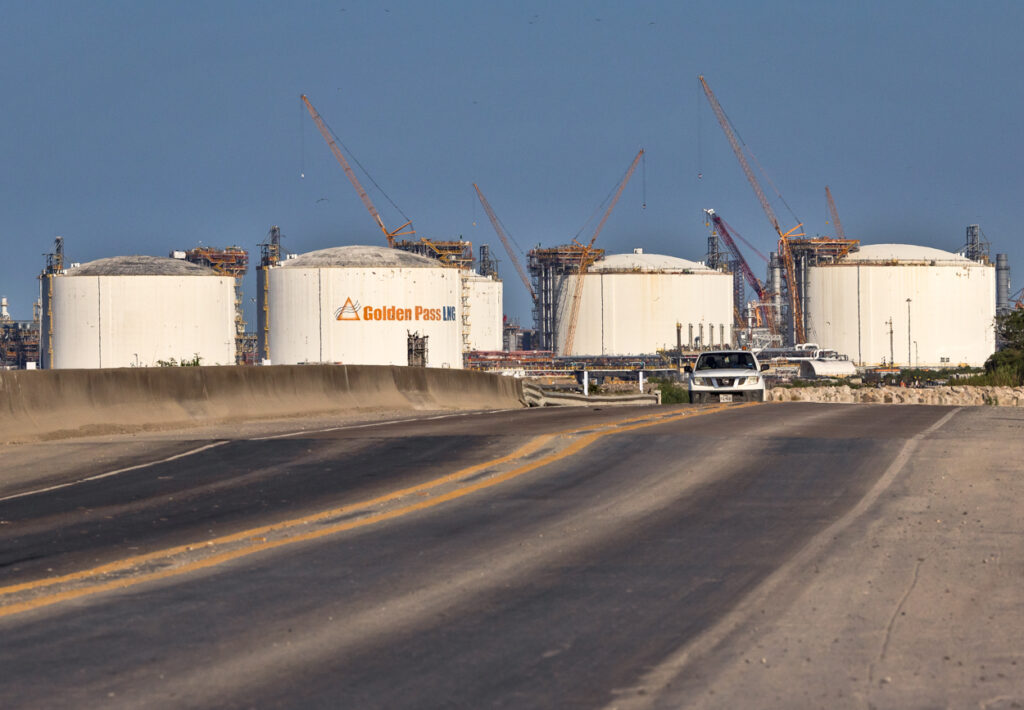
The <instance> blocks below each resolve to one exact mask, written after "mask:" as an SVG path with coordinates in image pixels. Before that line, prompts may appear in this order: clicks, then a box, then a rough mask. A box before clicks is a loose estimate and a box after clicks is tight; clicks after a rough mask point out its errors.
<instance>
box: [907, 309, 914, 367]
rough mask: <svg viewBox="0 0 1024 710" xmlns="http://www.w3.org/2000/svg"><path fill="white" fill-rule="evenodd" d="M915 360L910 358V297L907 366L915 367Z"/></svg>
mask: <svg viewBox="0 0 1024 710" xmlns="http://www.w3.org/2000/svg"><path fill="white" fill-rule="evenodd" d="M913 366H914V361H913V360H911V359H910V299H909V298H908V299H907V367H913Z"/></svg>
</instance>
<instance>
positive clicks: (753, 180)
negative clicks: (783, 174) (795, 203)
mask: <svg viewBox="0 0 1024 710" xmlns="http://www.w3.org/2000/svg"><path fill="white" fill-rule="evenodd" d="M700 85H701V87H702V88H703V89H704V95H705V96H707V97H708V103H709V104H711V110H712V111H714V112H715V118H717V119H718V125H720V126H721V127H722V132H723V133H725V137H726V138H728V139H729V145H731V146H732V152H733V153H735V154H736V159H737V160H739V161H740V167H742V168H743V173H744V175H746V176H747V181H748V182H749V183H750V186H751V187H752V188H754V194H755V195H757V199H758V200H759V201H760V202H761V208H762V209H763V210H764V213H765V214H766V215H768V221H770V222H771V223H772V227H774V228H775V232H776V233H777V234H779V235H780V236H781V235H782V229H780V228H779V219H778V217H776V216H775V210H773V209H772V206H771V203H769V202H768V198H767V197H766V196H765V194H764V190H762V189H761V183H759V182H758V181H757V176H756V175H754V171H753V170H751V168H750V164H749V163H748V162H747V157H746V156H745V155H743V149H742V148H741V147H740V142H739V139H737V138H736V133H735V132H734V131H733V130H732V126H731V125H730V124H729V118H728V117H727V116H726V115H725V111H724V110H723V109H722V105H721V104H719V103H718V99H717V98H715V94H714V92H712V91H711V87H710V86H708V83H707V82H706V81H704V77H703V76H702V77H700Z"/></svg>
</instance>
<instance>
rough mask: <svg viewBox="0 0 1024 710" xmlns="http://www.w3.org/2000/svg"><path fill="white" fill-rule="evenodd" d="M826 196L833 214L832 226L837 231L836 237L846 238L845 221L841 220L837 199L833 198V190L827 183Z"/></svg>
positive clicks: (830, 212)
mask: <svg viewBox="0 0 1024 710" xmlns="http://www.w3.org/2000/svg"><path fill="white" fill-rule="evenodd" d="M825 197H826V198H827V199H828V211H829V214H831V215H832V226H833V227H834V228H835V231H836V239H846V232H844V231H843V223H842V222H840V221H839V212H838V210H836V201H835V200H833V199H832V191H831V190H829V189H828V185H825Z"/></svg>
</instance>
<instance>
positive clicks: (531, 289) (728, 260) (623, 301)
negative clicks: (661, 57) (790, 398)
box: [0, 77, 1022, 376]
mask: <svg viewBox="0 0 1024 710" xmlns="http://www.w3.org/2000/svg"><path fill="white" fill-rule="evenodd" d="M700 86H701V89H702V90H703V93H704V96H705V98H706V100H707V102H708V105H709V106H710V107H711V110H712V111H713V113H714V115H715V118H716V120H717V122H718V124H719V126H720V128H721V130H722V133H723V134H724V136H725V138H726V140H727V141H728V144H729V146H730V147H731V149H732V151H733V153H734V155H735V157H736V159H737V162H738V164H739V166H740V168H741V170H742V171H743V174H744V176H745V177H746V179H747V181H748V182H749V185H750V187H751V188H752V190H753V192H754V196H755V198H756V200H757V202H758V204H759V205H760V207H761V209H762V211H763V212H764V215H765V217H766V218H767V220H768V223H769V225H770V227H771V229H772V232H773V233H774V239H775V243H776V246H775V249H773V250H771V251H769V252H768V254H764V253H763V252H762V251H760V250H759V249H758V248H757V247H756V246H755V245H754V243H753V242H752V241H750V240H748V239H746V238H744V237H743V236H742V235H741V234H740V233H739V232H738V231H737V230H736V229H734V228H733V227H732V226H730V225H729V224H728V223H727V222H726V221H725V219H724V218H723V216H722V215H721V214H720V213H719V212H718V211H717V210H715V209H713V208H707V209H705V210H704V216H705V220H704V227H705V229H706V230H707V236H706V248H705V249H704V250H703V253H702V254H694V255H692V256H693V257H694V258H692V259H687V258H682V257H679V256H675V255H668V254H653V253H647V252H645V250H644V248H643V245H642V244H634V245H632V249H631V250H630V251H625V252H623V253H612V252H610V251H609V250H607V249H606V248H604V247H602V246H599V245H598V242H599V237H600V235H601V233H602V230H603V228H604V227H605V225H606V223H607V222H608V221H609V219H610V218H611V216H612V213H613V211H614V209H615V206H616V204H617V203H618V202H619V199H620V197H621V196H622V194H623V192H624V191H625V190H626V188H627V185H628V184H629V182H630V179H631V177H632V176H633V175H634V173H635V172H636V171H637V169H638V167H639V166H641V165H642V164H645V163H644V161H645V151H644V150H642V149H641V150H640V151H638V152H637V153H636V155H635V156H634V157H633V158H632V160H631V161H630V162H629V164H628V166H627V167H626V169H625V172H624V173H623V174H622V175H621V177H620V178H619V179H618V180H617V182H616V183H615V185H614V187H613V189H612V190H611V192H610V193H609V196H608V197H607V198H606V199H605V201H604V202H603V203H601V204H600V205H599V208H598V209H597V210H596V211H595V213H594V214H593V215H592V216H591V219H590V220H588V224H590V223H591V222H593V226H592V227H588V226H585V227H584V228H582V229H581V230H580V232H579V233H578V234H577V235H576V236H575V237H574V238H572V239H571V240H569V241H566V242H564V243H561V244H555V245H553V246H545V245H541V244H536V245H535V246H534V247H532V248H529V249H527V250H524V249H522V248H521V247H519V245H518V244H517V243H515V241H514V240H513V239H512V238H511V237H510V235H509V233H508V230H507V229H506V228H505V226H504V224H503V223H502V221H501V220H500V219H499V217H498V215H497V214H496V211H495V210H494V208H493V207H492V206H491V204H490V203H489V201H488V200H487V198H486V197H485V196H484V193H483V191H482V190H481V188H480V187H479V186H478V185H476V184H474V185H473V189H474V191H475V194H476V197H477V199H478V201H479V203H480V205H481V206H482V207H483V209H484V211H485V212H486V214H487V216H488V219H489V221H490V223H491V225H492V227H493V230H494V233H495V236H496V237H497V238H498V240H499V241H500V242H501V244H502V246H503V248H504V251H505V253H506V255H507V260H505V263H506V264H510V265H511V266H512V267H513V269H514V270H515V272H516V275H517V277H518V280H519V281H520V282H521V284H522V287H523V289H524V290H525V292H526V293H527V294H529V298H530V302H531V304H532V307H531V316H532V323H531V324H530V326H529V327H524V326H523V325H520V324H519V322H518V321H516V320H515V319H514V318H513V319H509V318H508V317H507V316H506V315H505V303H504V296H505V293H504V282H503V279H502V277H501V275H500V274H499V265H498V259H497V258H496V256H495V254H494V253H492V251H491V249H490V246H489V245H488V244H481V245H479V246H478V247H477V248H476V250H474V247H473V244H472V243H471V242H469V241H466V240H464V239H462V238H461V237H459V238H458V239H432V238H427V237H423V236H420V235H419V234H417V232H416V230H415V229H414V228H413V224H412V220H411V219H410V218H408V217H406V216H405V214H404V213H402V212H401V210H398V212H399V213H400V214H401V217H402V221H401V223H400V224H399V225H398V226H397V227H391V226H388V225H387V224H386V223H385V221H384V218H383V217H382V216H381V213H380V211H379V210H378V208H377V206H376V204H375V203H374V201H373V199H371V197H370V194H369V193H368V192H367V190H366V188H365V187H364V185H363V182H362V181H361V180H360V178H359V176H358V175H357V174H356V171H355V170H354V169H353V167H352V162H353V161H350V159H349V157H347V156H346V151H347V149H343V145H342V144H341V141H340V140H339V139H338V137H337V136H336V135H335V134H334V133H333V132H332V130H331V129H330V128H329V127H328V125H327V123H326V122H325V121H324V119H323V118H322V117H321V115H320V114H319V113H318V112H317V110H316V109H315V108H314V107H313V104H312V103H311V102H310V100H309V99H308V98H307V97H306V96H302V105H303V107H304V108H305V110H306V112H308V114H309V117H310V118H311V119H312V121H313V123H314V124H315V126H316V128H317V130H318V131H319V133H320V135H321V136H322V137H323V139H324V141H325V143H326V145H327V147H328V150H329V151H330V153H331V155H332V156H333V157H334V158H335V160H336V162H337V164H338V166H339V167H340V168H341V170H342V172H343V173H344V175H345V177H346V178H347V180H348V181H349V183H350V184H351V186H352V188H353V189H354V190H355V192H356V194H357V195H358V197H359V199H360V200H361V202H362V204H363V206H364V208H365V209H366V211H367V212H368V213H369V215H370V218H371V219H372V221H373V224H374V225H375V227H376V229H378V230H379V231H380V232H381V234H382V235H383V237H384V243H383V244H381V245H343V244H338V245H335V246H330V247H327V248H324V249H319V250H315V251H311V252H307V253H304V254H299V253H294V252H291V251H289V250H288V249H287V248H286V247H285V246H284V245H283V244H282V238H283V235H282V231H281V229H280V228H279V227H278V226H273V227H271V228H270V230H269V232H268V234H267V235H266V238H264V239H263V240H262V241H261V242H260V243H259V244H258V249H259V261H258V264H257V268H256V294H255V295H254V296H253V297H252V298H251V299H250V301H251V302H252V303H253V304H254V306H255V314H256V318H255V321H256V322H255V328H249V327H248V323H247V322H246V318H245V304H246V298H245V293H244V290H243V278H244V277H245V275H246V274H247V272H248V269H249V252H248V251H247V250H246V249H245V248H243V247H241V246H237V245H236V246H227V247H223V248H221V247H213V246H207V245H203V244H201V243H200V244H198V245H196V246H194V247H192V248H189V249H185V250H178V249H174V250H172V251H170V253H169V256H168V257H166V258H164V257H142V256H123V257H110V258H107V259H99V260H96V261H93V262H89V263H86V264H81V263H70V262H69V261H68V260H67V259H66V257H65V254H64V248H65V244H64V240H63V238H62V237H57V238H56V240H55V242H54V247H53V250H52V251H51V252H50V253H48V254H47V255H46V263H45V266H44V268H43V270H42V273H41V274H40V277H39V282H40V298H39V301H38V302H37V303H36V304H34V309H33V316H34V317H33V319H32V320H31V321H14V320H12V319H11V318H10V315H9V314H8V312H7V304H6V299H4V301H3V303H2V307H0V346H2V347H0V358H2V361H0V365H2V366H3V367H4V368H18V369H27V368H32V367H36V366H38V367H42V368H63V367H150V366H157V365H162V364H167V363H184V362H193V363H202V364H220V365H227V364H238V365H272V364H306V363H344V364H386V365H404V366H418V367H423V366H425V367H443V368H454V369H461V368H470V369H486V370H498V371H504V372H507V373H509V374H516V375H526V376H530V375H550V374H557V373H568V372H579V371H582V370H587V369H602V368H604V369H609V370H614V371H625V372H629V371H637V370H647V371H663V370H673V369H674V370H675V371H677V372H678V370H679V369H680V368H681V367H682V366H683V364H684V363H686V362H689V361H692V359H693V358H695V357H696V355H697V354H698V353H700V352H702V351H705V350H711V349H721V348H743V349H748V350H752V351H755V352H760V351H765V352H766V353H776V354H778V353H783V352H796V353H798V354H797V355H795V356H794V357H792V358H790V360H799V359H801V358H802V357H803V356H804V355H806V353H807V352H809V351H810V350H813V351H815V352H829V353H831V357H836V358H844V359H848V360H850V361H852V362H854V363H856V365H857V366H858V367H861V368H870V367H889V368H892V367H896V366H903V367H934V368H939V367H946V366H952V365H969V366H978V365H980V364H982V363H983V362H984V361H985V359H986V358H987V357H988V355H989V354H991V352H992V351H993V350H994V349H995V345H996V344H995V336H994V330H993V327H992V322H993V319H994V317H995V315H996V314H997V313H1006V312H1008V311H1009V310H1011V309H1013V308H1020V307H1022V303H1021V300H1020V294H1019V293H1018V294H1017V295H1016V296H1015V297H1011V295H1010V276H1009V263H1008V258H1007V256H1006V255H1005V254H997V255H996V256H995V260H994V261H993V260H992V258H991V256H990V247H989V243H988V240H987V239H986V238H985V237H984V234H983V232H982V231H981V229H980V227H979V226H978V225H970V226H968V227H967V236H966V242H965V244H964V246H963V247H962V248H961V249H959V250H958V251H956V252H948V251H943V250H938V249H934V248H930V247H919V246H914V245H909V244H863V243H862V242H861V240H859V239H852V238H849V237H847V235H846V234H845V231H844V229H843V226H842V222H841V220H840V216H839V211H838V209H837V207H836V203H835V200H834V199H833V195H832V192H831V190H830V188H829V187H827V186H826V187H825V190H824V191H825V198H826V202H827V206H828V211H829V215H830V220H829V222H830V224H831V226H832V231H833V233H832V234H831V235H827V236H821V235H818V236H808V235H806V234H805V233H804V232H803V225H802V224H801V223H800V222H799V221H796V223H795V225H794V226H791V227H788V228H784V227H783V224H782V222H781V221H780V219H779V217H778V215H777V214H776V212H775V210H774V209H773V207H772V202H771V201H770V200H769V198H768V197H767V195H766V193H765V190H764V189H763V187H762V185H761V181H760V180H759V179H758V177H757V176H756V175H755V171H754V169H753V167H752V166H751V162H750V160H749V159H748V151H747V149H746V147H745V145H744V144H743V143H742V141H741V140H740V139H739V138H738V135H737V132H736V131H735V129H734V127H733V126H732V124H731V122H730V120H729V119H728V117H727V116H726V114H725V111H724V110H723V109H722V107H721V105H720V104H719V102H718V100H717V98H716V96H715V94H714V93H713V92H712V90H711V88H710V86H709V85H708V84H707V82H706V81H705V80H704V78H703V77H700ZM354 162H356V164H357V165H359V167H360V168H362V165H361V164H360V163H358V161H354ZM364 170H365V169H364ZM370 180H372V178H370ZM373 185H374V186H375V187H376V188H378V189H379V185H378V184H377V183H376V181H373ZM645 185H646V183H645ZM644 189H645V190H646V187H645V188H644ZM385 197H387V196H386V195H385ZM387 200H388V201H389V202H390V203H391V204H392V205H393V206H395V207H396V208H397V205H394V202H393V201H392V200H391V198H390V197H387ZM644 201H645V202H646V195H645V197H644ZM637 241H640V240H637ZM748 257H749V259H748ZM751 260H752V261H753V264H754V265H753V266H752V264H751ZM755 267H757V268H755ZM759 272H760V275H759ZM762 275H763V277H762ZM83 276H88V277H90V278H88V279H84V278H81V277H83ZM76 277H77V278H76ZM196 277H209V278H196ZM1015 298H1016V300H1014V299H1015ZM90 303H98V304H99V306H98V310H97V309H96V308H93V307H92V306H88V307H87V305H86V304H90ZM90 308H92V310H89V309H90ZM154 314H160V315H159V317H156V318H154ZM897 342H899V343H901V345H900V346H899V347H897V345H896V344H897ZM903 344H905V347H903ZM779 357H781V356H779ZM776 359H777V358H776ZM784 359H785V358H783V360H784Z"/></svg>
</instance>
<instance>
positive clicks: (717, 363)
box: [693, 352, 757, 370]
mask: <svg viewBox="0 0 1024 710" xmlns="http://www.w3.org/2000/svg"><path fill="white" fill-rule="evenodd" d="M693 369H694V370H724V369H741V370H756V369H757V366H756V365H755V364H754V356H753V355H751V354H750V353H745V352H739V353H705V354H703V355H701V356H700V357H699V358H697V366H696V367H695V368H693Z"/></svg>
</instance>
